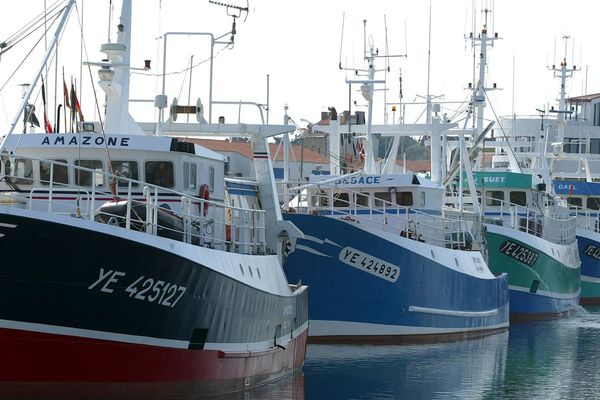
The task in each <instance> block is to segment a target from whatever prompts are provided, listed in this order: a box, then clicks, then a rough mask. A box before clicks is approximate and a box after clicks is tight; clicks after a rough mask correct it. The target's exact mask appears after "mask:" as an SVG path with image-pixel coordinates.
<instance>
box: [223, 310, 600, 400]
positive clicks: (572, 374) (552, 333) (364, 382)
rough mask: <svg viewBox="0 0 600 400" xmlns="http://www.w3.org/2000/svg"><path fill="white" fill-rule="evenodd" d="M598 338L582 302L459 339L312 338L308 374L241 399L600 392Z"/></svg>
mask: <svg viewBox="0 0 600 400" xmlns="http://www.w3.org/2000/svg"><path fill="white" fill-rule="evenodd" d="M599 344H600V308H586V309H583V308H581V309H580V310H579V311H578V313H577V314H576V315H575V316H573V317H571V318H567V319H561V320H553V321H540V322H527V323H517V324H513V325H512V326H511V327H510V331H509V332H505V333H501V334H497V335H493V336H488V337H486V338H482V339H476V340H469V341H462V342H454V343H444V344H433V345H403V346H367V345H363V346H349V345H312V344H311V345H309V346H308V355H307V358H306V363H305V365H304V368H303V373H302V374H297V375H296V376H294V377H291V378H288V379H285V380H283V381H280V382H277V383H275V384H272V385H268V386H265V387H262V388H258V389H256V390H254V391H250V392H247V393H244V394H240V395H239V398H243V399H262V400H274V399H309V400H311V399H593V398H600V370H599V366H600V345H599ZM229 398H231V397H229Z"/></svg>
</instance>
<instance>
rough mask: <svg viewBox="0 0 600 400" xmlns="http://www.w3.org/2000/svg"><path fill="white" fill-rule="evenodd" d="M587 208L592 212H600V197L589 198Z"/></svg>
mask: <svg viewBox="0 0 600 400" xmlns="http://www.w3.org/2000/svg"><path fill="white" fill-rule="evenodd" d="M586 206H587V208H589V209H590V210H600V197H588V199H587V202H586Z"/></svg>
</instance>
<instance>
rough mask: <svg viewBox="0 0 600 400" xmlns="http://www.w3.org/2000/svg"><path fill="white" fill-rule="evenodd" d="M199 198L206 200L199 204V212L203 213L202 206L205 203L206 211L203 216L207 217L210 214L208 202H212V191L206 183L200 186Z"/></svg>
mask: <svg viewBox="0 0 600 400" xmlns="http://www.w3.org/2000/svg"><path fill="white" fill-rule="evenodd" d="M198 197H199V198H201V199H202V200H204V201H203V202H202V203H198V211H202V204H203V203H204V211H203V212H202V215H204V216H205V217H206V214H207V213H208V205H209V203H208V201H209V200H210V190H209V189H208V185H207V184H206V183H205V184H204V185H201V186H200V190H199V192H198Z"/></svg>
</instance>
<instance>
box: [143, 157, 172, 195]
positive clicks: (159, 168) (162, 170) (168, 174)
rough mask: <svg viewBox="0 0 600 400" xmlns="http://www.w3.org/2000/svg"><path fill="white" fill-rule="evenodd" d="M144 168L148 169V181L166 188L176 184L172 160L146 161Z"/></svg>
mask: <svg viewBox="0 0 600 400" xmlns="http://www.w3.org/2000/svg"><path fill="white" fill-rule="evenodd" d="M144 168H145V170H146V179H145V181H146V182H148V183H151V184H153V185H157V186H162V187H166V188H172V187H173V186H174V182H175V180H174V178H173V163H172V162H170V161H146V163H145V165H144Z"/></svg>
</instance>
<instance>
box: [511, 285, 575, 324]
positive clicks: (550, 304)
mask: <svg viewBox="0 0 600 400" xmlns="http://www.w3.org/2000/svg"><path fill="white" fill-rule="evenodd" d="M509 292H510V313H511V314H512V315H513V317H515V318H517V319H519V318H521V317H522V318H524V319H536V318H537V319H543V318H547V317H559V316H561V315H566V314H570V313H573V312H574V311H575V310H576V309H577V308H578V306H579V296H575V297H572V298H568V299H559V298H556V297H547V296H541V295H539V294H533V293H529V292H523V291H520V290H513V289H510V291H509ZM534 315H535V317H533V316H534Z"/></svg>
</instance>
